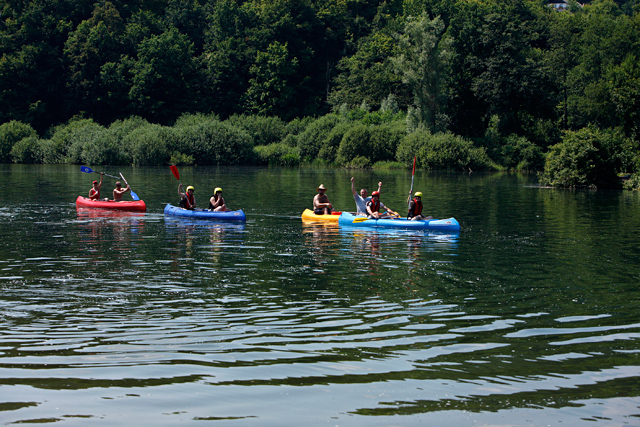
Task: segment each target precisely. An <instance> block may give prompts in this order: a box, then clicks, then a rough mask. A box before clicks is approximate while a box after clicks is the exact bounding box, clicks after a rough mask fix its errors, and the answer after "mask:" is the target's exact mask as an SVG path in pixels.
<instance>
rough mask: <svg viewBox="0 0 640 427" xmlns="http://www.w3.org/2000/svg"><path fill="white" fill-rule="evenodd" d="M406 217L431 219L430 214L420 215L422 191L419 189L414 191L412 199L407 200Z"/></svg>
mask: <svg viewBox="0 0 640 427" xmlns="http://www.w3.org/2000/svg"><path fill="white" fill-rule="evenodd" d="M409 199H411V195H409ZM407 219H410V220H427V219H433V217H432V216H424V215H422V193H421V192H420V191H416V192H415V194H414V195H413V200H411V201H410V202H409V213H408V214H407Z"/></svg>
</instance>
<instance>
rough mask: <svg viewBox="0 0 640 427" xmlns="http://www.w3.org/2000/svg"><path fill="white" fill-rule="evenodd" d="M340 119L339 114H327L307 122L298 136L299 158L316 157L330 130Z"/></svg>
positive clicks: (306, 159) (309, 158)
mask: <svg viewBox="0 0 640 427" xmlns="http://www.w3.org/2000/svg"><path fill="white" fill-rule="evenodd" d="M341 121H342V119H341V118H340V117H339V116H337V115H335V114H327V115H326V116H322V117H320V118H319V119H317V120H315V121H313V122H311V123H309V126H307V128H306V129H305V130H304V132H302V133H301V134H300V135H299V136H298V149H299V150H300V158H301V159H303V160H304V161H311V160H313V159H314V158H316V157H317V156H318V153H319V152H320V149H321V148H322V146H323V145H324V142H325V140H326V138H327V136H329V133H330V132H331V130H332V129H333V128H334V127H335V126H336V125H337V124H338V123H340V122H341Z"/></svg>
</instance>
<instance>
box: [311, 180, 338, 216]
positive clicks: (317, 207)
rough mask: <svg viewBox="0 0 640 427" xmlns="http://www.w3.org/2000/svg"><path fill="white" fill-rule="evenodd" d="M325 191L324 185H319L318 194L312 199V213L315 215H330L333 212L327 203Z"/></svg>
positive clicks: (327, 198)
mask: <svg viewBox="0 0 640 427" xmlns="http://www.w3.org/2000/svg"><path fill="white" fill-rule="evenodd" d="M325 191H327V189H326V188H324V185H322V184H320V186H319V187H318V194H316V195H315V196H314V198H313V213H315V214H316V215H330V214H331V212H332V211H333V206H331V203H329V197H327V195H326V194H324V192H325Z"/></svg>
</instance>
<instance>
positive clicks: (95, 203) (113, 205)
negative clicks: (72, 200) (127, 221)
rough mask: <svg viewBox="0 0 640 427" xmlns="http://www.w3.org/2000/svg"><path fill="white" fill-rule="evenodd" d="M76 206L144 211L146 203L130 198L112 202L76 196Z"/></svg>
mask: <svg viewBox="0 0 640 427" xmlns="http://www.w3.org/2000/svg"><path fill="white" fill-rule="evenodd" d="M76 207H77V208H92V209H109V210H118V211H130V212H146V211H147V205H145V204H144V201H143V200H132V201H123V202H114V201H113V200H108V201H105V200H91V199H87V198H86V197H82V196H78V198H77V199H76Z"/></svg>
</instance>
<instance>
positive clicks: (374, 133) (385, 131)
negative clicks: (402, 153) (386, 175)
mask: <svg viewBox="0 0 640 427" xmlns="http://www.w3.org/2000/svg"><path fill="white" fill-rule="evenodd" d="M406 135H407V125H406V123H405V122H404V121H400V122H392V123H387V124H384V125H381V126H373V127H371V128H370V143H371V161H372V162H380V161H386V160H395V158H396V151H397V149H398V145H400V142H401V141H402V139H403V138H404V137H405V136H406Z"/></svg>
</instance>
